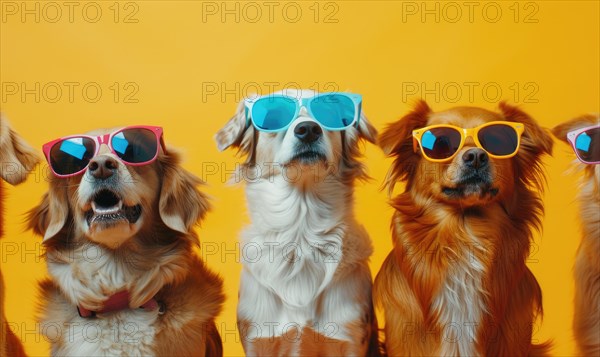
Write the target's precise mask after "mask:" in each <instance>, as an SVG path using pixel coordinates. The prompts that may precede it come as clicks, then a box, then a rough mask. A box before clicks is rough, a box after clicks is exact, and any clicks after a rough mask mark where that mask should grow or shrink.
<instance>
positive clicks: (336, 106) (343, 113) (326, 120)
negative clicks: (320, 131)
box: [310, 94, 356, 130]
mask: <svg viewBox="0 0 600 357" xmlns="http://www.w3.org/2000/svg"><path fill="white" fill-rule="evenodd" d="M310 111H311V113H312V115H313V116H314V117H315V119H317V120H318V121H319V123H321V124H323V125H324V126H326V127H328V128H329V129H334V130H335V129H345V128H347V127H348V126H350V125H351V124H352V123H353V122H354V117H355V115H356V111H355V109H354V102H353V101H352V99H350V98H349V97H348V96H345V95H343V94H325V95H321V96H318V97H317V98H315V99H314V100H313V101H312V102H311V103H310Z"/></svg>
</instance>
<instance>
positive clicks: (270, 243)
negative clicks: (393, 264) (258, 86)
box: [215, 90, 379, 356]
mask: <svg viewBox="0 0 600 357" xmlns="http://www.w3.org/2000/svg"><path fill="white" fill-rule="evenodd" d="M376 136H377V133H376V130H375V129H374V128H373V126H371V125H370V124H369V122H368V121H367V119H366V117H365V116H364V114H363V113H362V100H361V97H360V96H359V95H355V94H350V93H321V94H319V93H316V92H313V91H310V90H299V91H296V90H288V91H285V92H277V93H273V94H271V95H268V96H262V97H258V98H252V99H246V100H244V101H243V102H242V103H240V105H239V106H238V109H237V112H236V114H235V115H234V116H233V118H231V120H229V122H228V123H227V124H226V125H225V127H223V128H222V129H221V130H220V131H219V132H218V133H217V134H216V137H215V138H216V141H217V144H218V147H219V149H220V150H225V149H227V148H229V147H235V148H238V150H239V152H240V153H241V154H242V155H244V156H245V157H246V159H245V162H244V164H243V165H242V166H241V168H240V170H238V173H239V175H238V178H239V179H240V180H241V181H246V195H247V204H248V211H249V214H250V217H251V220H252V223H251V224H250V225H249V226H248V227H246V229H245V230H244V231H243V233H242V234H241V240H242V244H243V245H244V246H252V247H253V249H254V250H256V249H259V250H260V254H258V255H256V256H254V255H253V256H252V257H250V256H248V257H246V256H245V255H243V256H242V260H243V270H242V276H241V282H240V291H239V303H238V329H239V332H240V336H241V337H242V344H243V346H244V350H245V352H246V354H247V355H251V356H253V355H258V356H273V355H278V356H281V355H285V356H290V355H314V356H317V355H319V356H334V355H335V356H341V355H344V356H348V355H352V356H365V355H378V354H379V347H378V341H377V322H376V319H375V315H374V312H373V306H372V299H371V287H372V280H371V273H370V270H369V266H368V259H369V256H370V255H371V253H372V244H371V240H370V238H369V236H368V234H367V232H366V230H365V229H364V228H363V226H362V225H360V224H359V223H358V222H357V221H356V219H355V217H354V214H353V207H352V206H353V191H354V189H353V184H354V182H355V180H357V179H364V178H366V177H367V176H366V172H365V170H364V167H363V165H362V164H361V163H360V161H359V157H360V151H359V146H358V143H359V141H361V140H366V141H368V142H371V143H374V142H375V138H376ZM242 251H246V249H243V250H242ZM256 257H259V258H258V259H257V258H256Z"/></svg>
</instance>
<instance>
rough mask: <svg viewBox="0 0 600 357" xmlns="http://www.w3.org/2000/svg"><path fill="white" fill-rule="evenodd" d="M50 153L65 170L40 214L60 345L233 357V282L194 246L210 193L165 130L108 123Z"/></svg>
mask: <svg viewBox="0 0 600 357" xmlns="http://www.w3.org/2000/svg"><path fill="white" fill-rule="evenodd" d="M44 152H45V154H46V158H47V160H48V162H49V163H50V167H51V169H52V171H53V173H52V174H51V177H50V183H49V190H48V192H47V193H46V194H45V195H44V196H43V198H42V200H41V203H40V204H39V205H38V206H37V207H35V208H33V209H32V210H31V211H30V213H29V216H28V223H29V227H30V228H31V229H32V230H33V231H34V232H35V233H37V234H39V235H42V236H43V237H44V240H43V245H44V247H45V251H46V253H45V258H46V261H47V266H48V272H49V275H50V278H49V279H47V280H45V281H43V282H41V284H40V290H41V298H40V312H39V320H40V328H41V331H42V333H44V332H47V333H46V338H47V340H48V341H50V342H51V354H52V355H61V356H114V355H123V356H125V355H128V356H149V355H156V356H174V355H176V356H180V355H181V356H182V355H186V356H189V355H193V356H205V355H206V356H221V355H222V354H223V349H222V342H221V338H220V336H219V333H218V331H217V328H216V325H215V318H216V316H217V315H218V314H219V313H220V311H221V309H222V305H223V302H224V299H225V297H224V293H223V282H222V280H221V278H220V277H219V276H217V275H216V274H215V273H213V272H211V271H210V270H209V269H208V268H207V267H206V265H205V264H204V262H203V261H201V260H200V258H199V257H198V256H197V255H196V254H195V253H194V252H193V248H194V247H196V246H198V244H199V242H198V236H197V234H196V233H195V231H194V226H195V225H196V224H197V222H199V221H200V220H201V219H202V218H203V217H204V216H205V214H206V212H207V211H208V209H209V202H208V200H207V198H206V196H205V195H204V194H203V193H202V192H200V191H199V190H198V188H197V186H198V185H200V184H201V181H200V179H198V178H197V177H195V176H194V175H192V174H191V173H190V172H188V171H186V170H184V169H183V168H182V167H181V166H180V157H179V155H178V154H177V153H176V152H175V151H174V149H173V148H171V147H168V148H167V147H166V146H165V144H164V141H163V137H162V128H160V127H148V126H143V127H142V126H137V127H126V128H121V129H117V130H98V131H95V132H93V133H90V134H89V136H74V137H67V138H62V139H58V140H55V141H52V142H50V143H48V144H46V145H45V146H44ZM58 175H61V176H58ZM45 326H54V327H56V326H59V327H61V328H62V329H61V330H59V331H58V332H60V333H56V331H55V329H52V328H45Z"/></svg>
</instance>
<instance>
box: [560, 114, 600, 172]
mask: <svg viewBox="0 0 600 357" xmlns="http://www.w3.org/2000/svg"><path fill="white" fill-rule="evenodd" d="M597 128H600V123H598V124H596V125H592V126H587V127H585V128H580V129H575V130H572V131H569V132H568V133H567V140H568V141H569V143H570V144H571V146H572V147H573V151H574V152H575V155H576V156H577V159H579V161H581V162H583V163H584V164H588V165H597V164H600V161H586V160H584V159H583V158H582V157H581V156H579V152H578V151H577V147H576V146H575V145H576V142H577V138H578V137H579V135H581V134H583V133H584V132H586V131H588V130H590V129H597Z"/></svg>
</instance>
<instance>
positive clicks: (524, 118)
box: [499, 102, 554, 191]
mask: <svg viewBox="0 0 600 357" xmlns="http://www.w3.org/2000/svg"><path fill="white" fill-rule="evenodd" d="M499 108H500V112H501V113H502V115H503V116H504V118H505V120H508V121H512V122H519V123H523V124H525V131H524V132H523V135H522V136H521V147H520V148H519V153H518V154H517V156H515V158H516V163H517V166H516V169H517V170H518V172H516V173H515V177H518V178H519V179H520V180H521V182H522V183H523V184H525V185H526V186H533V187H535V188H537V189H538V190H539V191H542V190H543V189H544V184H545V182H546V179H545V175H544V170H543V167H542V156H543V155H544V154H547V155H552V146H553V145H554V141H553V140H552V136H551V135H550V131H549V130H548V129H546V128H542V127H541V126H540V125H539V124H538V123H537V122H536V121H535V120H534V119H533V118H532V117H531V116H529V115H528V114H527V113H525V112H524V111H522V110H521V109H519V108H518V107H516V106H512V105H509V104H507V103H506V102H501V103H500V105H499Z"/></svg>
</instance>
